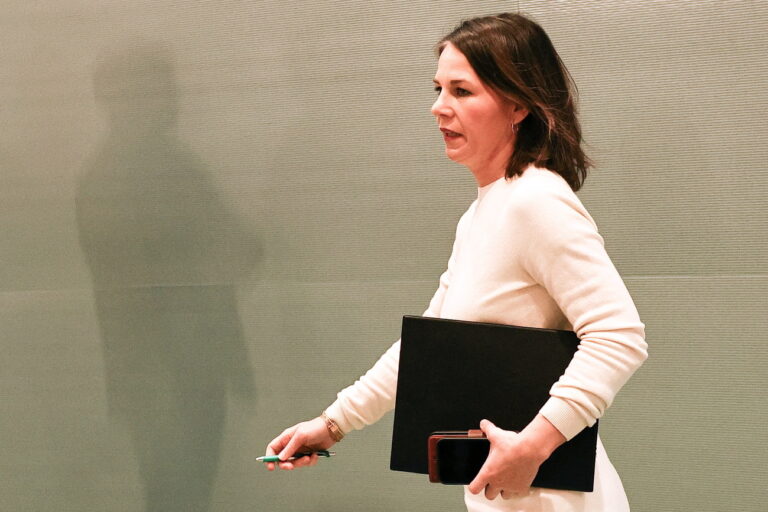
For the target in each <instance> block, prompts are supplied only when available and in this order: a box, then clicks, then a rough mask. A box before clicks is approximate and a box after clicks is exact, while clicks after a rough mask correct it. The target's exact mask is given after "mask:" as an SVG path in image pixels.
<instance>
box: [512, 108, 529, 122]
mask: <svg viewBox="0 0 768 512" xmlns="http://www.w3.org/2000/svg"><path fill="white" fill-rule="evenodd" d="M528 113H529V112H528V109H527V108H524V107H523V106H522V105H518V104H517V103H512V104H511V105H510V110H509V116H510V118H511V119H512V122H513V123H514V124H516V125H518V124H520V123H522V122H523V119H525V118H526V117H528Z"/></svg>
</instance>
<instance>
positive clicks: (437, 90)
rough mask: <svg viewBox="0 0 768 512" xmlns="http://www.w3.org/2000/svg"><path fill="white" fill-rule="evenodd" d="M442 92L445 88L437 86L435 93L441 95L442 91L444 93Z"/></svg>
mask: <svg viewBox="0 0 768 512" xmlns="http://www.w3.org/2000/svg"><path fill="white" fill-rule="evenodd" d="M442 90H443V88H442V87H440V86H439V85H436V86H435V92H436V93H437V94H440V91H442Z"/></svg>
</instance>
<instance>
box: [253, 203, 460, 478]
mask: <svg viewBox="0 0 768 512" xmlns="http://www.w3.org/2000/svg"><path fill="white" fill-rule="evenodd" d="M466 216H467V214H465V215H464V217H462V220H460V221H459V226H458V228H457V237H456V241H454V244H453V252H452V254H451V257H450V259H449V261H448V269H447V270H446V271H445V272H443V274H442V275H441V276H440V284H439V286H438V288H437V291H436V292H435V294H434V296H433V297H432V300H431V301H430V303H429V307H428V308H427V310H426V311H425V312H424V316H432V317H438V316H440V310H441V308H442V304H443V299H444V298H445V292H446V290H447V289H448V286H449V283H450V280H451V272H452V268H453V267H454V261H455V257H456V254H457V250H458V245H459V244H458V238H459V237H458V232H459V230H460V229H461V226H462V222H463V219H464V218H466ZM399 361H400V341H399V340H398V341H397V342H395V343H394V344H393V345H392V346H391V347H390V348H389V349H388V350H387V351H386V352H385V353H384V355H382V356H381V358H379V360H378V361H377V362H376V364H374V365H373V367H372V368H371V369H370V370H368V372H366V374H365V375H363V376H362V377H360V379H359V380H357V381H356V382H355V383H354V384H353V385H351V386H349V387H347V388H345V389H343V390H342V391H340V392H339V394H338V398H337V400H336V401H335V402H334V403H333V404H331V405H330V406H329V407H328V408H327V409H326V411H325V413H326V415H327V416H328V418H330V419H331V420H332V421H334V422H335V423H336V424H337V425H338V427H339V428H340V429H341V431H342V433H348V432H350V431H352V430H355V429H361V428H363V427H364V426H365V425H370V424H372V423H374V422H376V421H377V420H378V419H379V418H381V416H383V415H384V413H386V412H387V411H389V410H391V409H392V408H393V407H394V403H395V394H396V391H397V371H398V365H399ZM335 442H336V441H334V439H333V436H332V435H331V433H330V431H329V429H328V427H327V425H326V423H325V421H324V420H323V419H322V418H320V417H318V418H314V419H312V420H310V421H305V422H302V423H299V424H297V425H294V426H292V427H289V428H287V429H286V430H284V431H283V432H282V433H281V434H280V435H279V436H278V437H276V438H275V439H273V440H272V442H270V443H269V445H268V446H267V450H266V454H267V455H276V454H279V455H280V458H281V459H287V458H289V457H291V456H292V455H293V454H294V453H296V452H297V451H305V450H310V449H314V450H317V449H326V448H328V447H330V446H332V445H333V444H335ZM316 463H317V457H316V456H313V457H302V458H301V459H299V460H295V461H291V462H281V463H280V464H279V467H280V468H281V469H294V468H297V467H302V466H311V465H314V464H316ZM266 466H267V469H269V470H270V471H272V470H274V469H275V467H276V465H275V464H274V463H268V464H267V465H266Z"/></svg>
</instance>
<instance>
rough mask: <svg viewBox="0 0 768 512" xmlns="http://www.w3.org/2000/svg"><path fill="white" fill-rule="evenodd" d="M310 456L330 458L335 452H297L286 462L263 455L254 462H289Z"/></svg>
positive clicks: (277, 457)
mask: <svg viewBox="0 0 768 512" xmlns="http://www.w3.org/2000/svg"><path fill="white" fill-rule="evenodd" d="M312 454H317V455H318V456H320V457H332V456H334V455H336V452H329V451H328V450H318V451H316V452H299V453H295V454H294V455H293V457H289V458H288V459H287V460H280V457H279V456H278V455H264V456H263V457H256V460H257V461H259V462H288V461H290V460H296V459H300V458H302V457H309V456H310V455H312Z"/></svg>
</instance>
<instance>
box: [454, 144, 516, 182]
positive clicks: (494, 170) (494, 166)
mask: <svg viewBox="0 0 768 512" xmlns="http://www.w3.org/2000/svg"><path fill="white" fill-rule="evenodd" d="M514 147H515V141H514V138H513V139H512V140H511V141H510V142H508V143H507V144H505V145H504V146H501V147H497V148H496V150H495V151H491V152H490V156H489V157H488V158H486V159H483V160H482V161H476V162H467V163H466V164H465V165H466V166H467V167H468V168H469V170H470V171H471V172H472V174H473V175H474V177H475V181H477V186H478V187H484V186H486V185H488V184H490V183H493V182H494V181H496V180H498V179H499V178H501V177H503V176H506V174H507V165H509V159H510V157H511V156H512V151H513V148H514Z"/></svg>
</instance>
